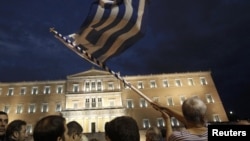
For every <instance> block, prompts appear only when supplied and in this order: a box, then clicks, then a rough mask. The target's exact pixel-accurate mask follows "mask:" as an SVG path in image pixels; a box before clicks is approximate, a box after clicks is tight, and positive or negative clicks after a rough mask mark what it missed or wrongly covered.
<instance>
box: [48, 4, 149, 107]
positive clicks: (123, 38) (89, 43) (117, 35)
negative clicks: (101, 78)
mask: <svg viewBox="0 0 250 141" xmlns="http://www.w3.org/2000/svg"><path fill="white" fill-rule="evenodd" d="M148 1H149V0H95V1H94V2H93V3H92V6H91V8H90V11H89V14H88V16H87V18H86V20H85V21H84V22H83V24H82V26H81V28H80V30H79V32H77V33H74V34H71V35H68V36H63V35H62V34H60V33H59V32H57V31H56V30H54V28H50V31H51V32H53V33H54V35H55V37H56V38H58V39H59V40H60V41H62V43H64V44H65V45H66V46H67V47H69V49H71V50H72V51H74V52H75V53H77V54H78V55H79V56H81V57H82V58H84V59H85V60H87V61H89V62H91V63H93V64H94V65H97V66H99V67H101V68H102V69H104V70H106V71H108V72H110V74H113V75H114V76H115V77H116V78H117V79H119V80H121V81H122V82H123V83H124V84H125V85H127V86H129V87H130V88H131V89H132V90H134V91H135V92H136V93H137V94H139V95H140V96H141V97H143V98H145V99H146V100H147V101H148V102H150V103H152V102H153V101H152V100H151V99H150V98H148V97H147V96H146V95H144V94H143V93H142V92H141V91H139V90H138V89H137V88H136V87H134V86H133V85H131V84H130V83H129V82H127V81H126V80H125V79H124V78H122V77H121V76H120V74H119V73H115V72H114V71H112V70H111V69H109V68H108V67H107V66H106V65H105V63H104V62H105V61H106V60H107V59H109V58H110V57H112V56H114V55H118V54H119V53H121V52H123V51H124V50H125V49H127V48H128V47H130V46H132V45H133V44H134V43H135V42H136V41H138V40H139V39H140V38H142V37H143V35H144V33H145V28H146V27H145V17H146V6H147V3H148Z"/></svg>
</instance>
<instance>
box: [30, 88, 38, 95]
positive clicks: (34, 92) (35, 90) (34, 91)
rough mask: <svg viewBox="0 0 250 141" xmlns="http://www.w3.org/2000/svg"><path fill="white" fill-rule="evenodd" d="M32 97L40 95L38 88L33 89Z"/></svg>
mask: <svg viewBox="0 0 250 141" xmlns="http://www.w3.org/2000/svg"><path fill="white" fill-rule="evenodd" d="M31 94H32V95H37V94H38V87H33V88H32V91H31Z"/></svg>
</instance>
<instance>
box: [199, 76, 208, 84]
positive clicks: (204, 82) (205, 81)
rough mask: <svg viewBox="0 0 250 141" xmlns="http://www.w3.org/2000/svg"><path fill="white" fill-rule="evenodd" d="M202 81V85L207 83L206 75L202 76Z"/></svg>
mask: <svg viewBox="0 0 250 141" xmlns="http://www.w3.org/2000/svg"><path fill="white" fill-rule="evenodd" d="M200 83H201V85H207V80H206V78H205V77H200Z"/></svg>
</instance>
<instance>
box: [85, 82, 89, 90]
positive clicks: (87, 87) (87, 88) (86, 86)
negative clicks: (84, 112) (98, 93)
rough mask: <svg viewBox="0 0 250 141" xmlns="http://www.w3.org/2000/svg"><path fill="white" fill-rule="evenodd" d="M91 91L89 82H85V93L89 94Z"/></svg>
mask: <svg viewBox="0 0 250 141" xmlns="http://www.w3.org/2000/svg"><path fill="white" fill-rule="evenodd" d="M89 91H90V85H89V81H86V82H85V92H89Z"/></svg>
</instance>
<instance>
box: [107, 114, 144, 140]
mask: <svg viewBox="0 0 250 141" xmlns="http://www.w3.org/2000/svg"><path fill="white" fill-rule="evenodd" d="M105 135H106V140H108V141H139V140H140V134H139V128H138V125H137V123H136V121H135V120H134V119H133V118H132V117H129V116H120V117H116V118H115V119H113V120H111V121H110V122H106V124H105Z"/></svg>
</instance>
